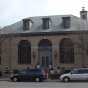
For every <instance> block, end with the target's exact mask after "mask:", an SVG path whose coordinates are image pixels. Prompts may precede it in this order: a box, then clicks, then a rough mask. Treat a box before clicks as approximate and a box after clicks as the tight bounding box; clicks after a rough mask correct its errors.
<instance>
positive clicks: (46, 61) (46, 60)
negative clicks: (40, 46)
mask: <svg viewBox="0 0 88 88" xmlns="http://www.w3.org/2000/svg"><path fill="white" fill-rule="evenodd" d="M41 59H42V64H41V65H42V67H48V66H49V56H47V55H45V56H42V58H41Z"/></svg>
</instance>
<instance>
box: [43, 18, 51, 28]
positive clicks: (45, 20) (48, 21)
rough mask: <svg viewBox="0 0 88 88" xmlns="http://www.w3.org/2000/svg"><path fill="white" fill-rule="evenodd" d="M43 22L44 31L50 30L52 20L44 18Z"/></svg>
mask: <svg viewBox="0 0 88 88" xmlns="http://www.w3.org/2000/svg"><path fill="white" fill-rule="evenodd" d="M42 20H43V29H49V27H50V23H51V20H50V18H42Z"/></svg>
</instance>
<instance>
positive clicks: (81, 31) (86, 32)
mask: <svg viewBox="0 0 88 88" xmlns="http://www.w3.org/2000/svg"><path fill="white" fill-rule="evenodd" d="M77 29H78V30H77V31H75V32H73V42H74V45H75V46H76V48H80V49H81V51H79V52H75V53H76V54H81V55H82V67H84V56H85V55H87V56H88V38H87V37H88V28H87V27H85V25H84V24H83V23H82V24H81V25H79V24H78V27H77Z"/></svg>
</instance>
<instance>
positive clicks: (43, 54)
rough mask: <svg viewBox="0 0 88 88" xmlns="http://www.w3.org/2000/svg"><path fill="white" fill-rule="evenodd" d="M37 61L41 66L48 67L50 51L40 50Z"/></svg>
mask: <svg viewBox="0 0 88 88" xmlns="http://www.w3.org/2000/svg"><path fill="white" fill-rule="evenodd" d="M39 62H40V66H41V67H42V68H49V64H50V62H51V52H50V51H40V57H39Z"/></svg>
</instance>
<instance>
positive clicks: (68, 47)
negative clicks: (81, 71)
mask: <svg viewBox="0 0 88 88" xmlns="http://www.w3.org/2000/svg"><path fill="white" fill-rule="evenodd" d="M73 62H74V44H73V42H72V41H71V40H70V39H68V38H65V39H63V40H62V41H61V42H60V63H73Z"/></svg>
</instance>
